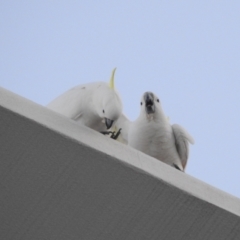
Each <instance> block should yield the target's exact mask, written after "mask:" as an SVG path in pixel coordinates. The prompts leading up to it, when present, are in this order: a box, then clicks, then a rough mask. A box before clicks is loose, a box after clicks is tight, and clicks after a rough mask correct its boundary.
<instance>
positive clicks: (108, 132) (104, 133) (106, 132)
mask: <svg viewBox="0 0 240 240" xmlns="http://www.w3.org/2000/svg"><path fill="white" fill-rule="evenodd" d="M100 133H102V134H103V135H108V134H110V133H111V134H114V132H111V131H102V132H100Z"/></svg>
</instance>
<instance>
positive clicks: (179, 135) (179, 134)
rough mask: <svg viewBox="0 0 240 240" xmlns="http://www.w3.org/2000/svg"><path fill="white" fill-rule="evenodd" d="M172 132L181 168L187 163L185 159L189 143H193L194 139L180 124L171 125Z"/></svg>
mask: <svg viewBox="0 0 240 240" xmlns="http://www.w3.org/2000/svg"><path fill="white" fill-rule="evenodd" d="M172 130H173V134H174V137H175V145H176V149H177V152H178V155H179V157H180V159H181V162H182V166H183V169H184V168H185V167H186V165H187V160H188V156H189V144H188V143H191V144H194V139H193V138H192V137H191V135H190V134H189V133H188V132H187V131H186V130H185V129H184V128H183V127H181V126H180V125H178V124H173V125H172Z"/></svg>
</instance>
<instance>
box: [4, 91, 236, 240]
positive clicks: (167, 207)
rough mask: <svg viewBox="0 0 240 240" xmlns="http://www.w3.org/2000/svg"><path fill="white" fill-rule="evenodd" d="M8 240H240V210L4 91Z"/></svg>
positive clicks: (216, 193) (223, 196)
mask: <svg viewBox="0 0 240 240" xmlns="http://www.w3.org/2000/svg"><path fill="white" fill-rule="evenodd" d="M0 223H1V224H0V239H6V240H8V239H14V240H15V239H24V240H28V239H29V240H30V239H31V240H32V239H51V240H52V239H58V240H61V239H79V240H81V239H83V240H85V239H86V240H88V239H89V240H93V239H96V240H108V239H109V240H111V239H113V240H118V239H119V240H130V239H134V240H140V239H144V240H145V239H151V240H154V239H156V240H159V239H161V240H164V239H167V240H171V239H173V240H178V239H183V240H188V239H189V240H198V239H199V240H207V239H209V240H215V239H216V240H221V239H227V240H232V239H236V240H239V239H240V200H239V199H238V198H236V197H233V196H231V195H229V194H227V193H224V192H222V191H220V190H218V189H216V188H214V187H211V186H209V185H207V184H205V183H203V182H201V181H199V180H197V179H195V178H193V177H191V176H189V175H187V174H184V173H182V172H180V171H178V170H175V169H174V168H172V167H169V166H167V165H165V164H164V163H161V162H159V161H158V160H156V159H154V158H151V157H149V156H146V155H144V154H142V153H140V152H138V151H136V150H134V149H132V148H130V147H128V146H124V145H123V144H121V143H118V142H116V141H114V140H112V139H108V138H106V137H105V136H102V135H101V134H99V133H97V132H95V131H93V130H91V129H88V128H86V127H83V126H79V125H77V124H76V123H75V122H74V121H72V120H70V119H67V118H65V117H63V116H61V115H59V114H56V113H54V112H52V111H51V110H48V109H47V108H45V107H42V106H40V105H38V104H35V103H33V102H31V101H29V100H26V99H24V98H22V97H20V96H17V95H15V94H13V93H11V92H9V91H7V90H4V89H0Z"/></svg>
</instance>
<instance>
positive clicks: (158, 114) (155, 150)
mask: <svg viewBox="0 0 240 240" xmlns="http://www.w3.org/2000/svg"><path fill="white" fill-rule="evenodd" d="M116 127H117V128H118V129H119V128H122V132H121V135H122V138H123V139H124V141H122V142H124V143H128V145H129V146H131V147H133V148H135V149H137V150H139V151H141V152H144V153H146V154H148V155H150V156H152V157H154V158H157V159H158V160H160V161H162V162H165V163H167V164H169V165H171V166H173V167H175V168H178V169H180V170H182V171H184V169H185V167H186V164H187V160H188V156H189V143H192V144H193V143H194V140H193V138H192V137H191V136H190V134H189V133H188V132H187V131H186V130H185V129H184V128H183V127H181V126H180V125H177V124H174V125H170V123H169V119H168V118H167V117H166V116H165V114H164V112H163V109H162V106H161V103H160V100H159V98H158V97H157V96H156V95H155V94H153V93H152V92H146V93H144V94H143V96H142V99H141V111H140V115H139V117H138V118H137V119H136V120H135V121H134V122H130V121H129V120H128V119H127V118H126V117H125V116H124V115H122V116H121V117H119V119H118V120H117V121H116Z"/></svg>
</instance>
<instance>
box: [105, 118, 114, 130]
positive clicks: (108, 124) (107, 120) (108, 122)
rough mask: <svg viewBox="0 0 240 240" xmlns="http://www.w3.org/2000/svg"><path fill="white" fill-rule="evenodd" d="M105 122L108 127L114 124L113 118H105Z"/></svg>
mask: <svg viewBox="0 0 240 240" xmlns="http://www.w3.org/2000/svg"><path fill="white" fill-rule="evenodd" d="M105 124H106V126H107V129H109V128H111V126H112V124H113V120H111V119H108V118H105Z"/></svg>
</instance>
